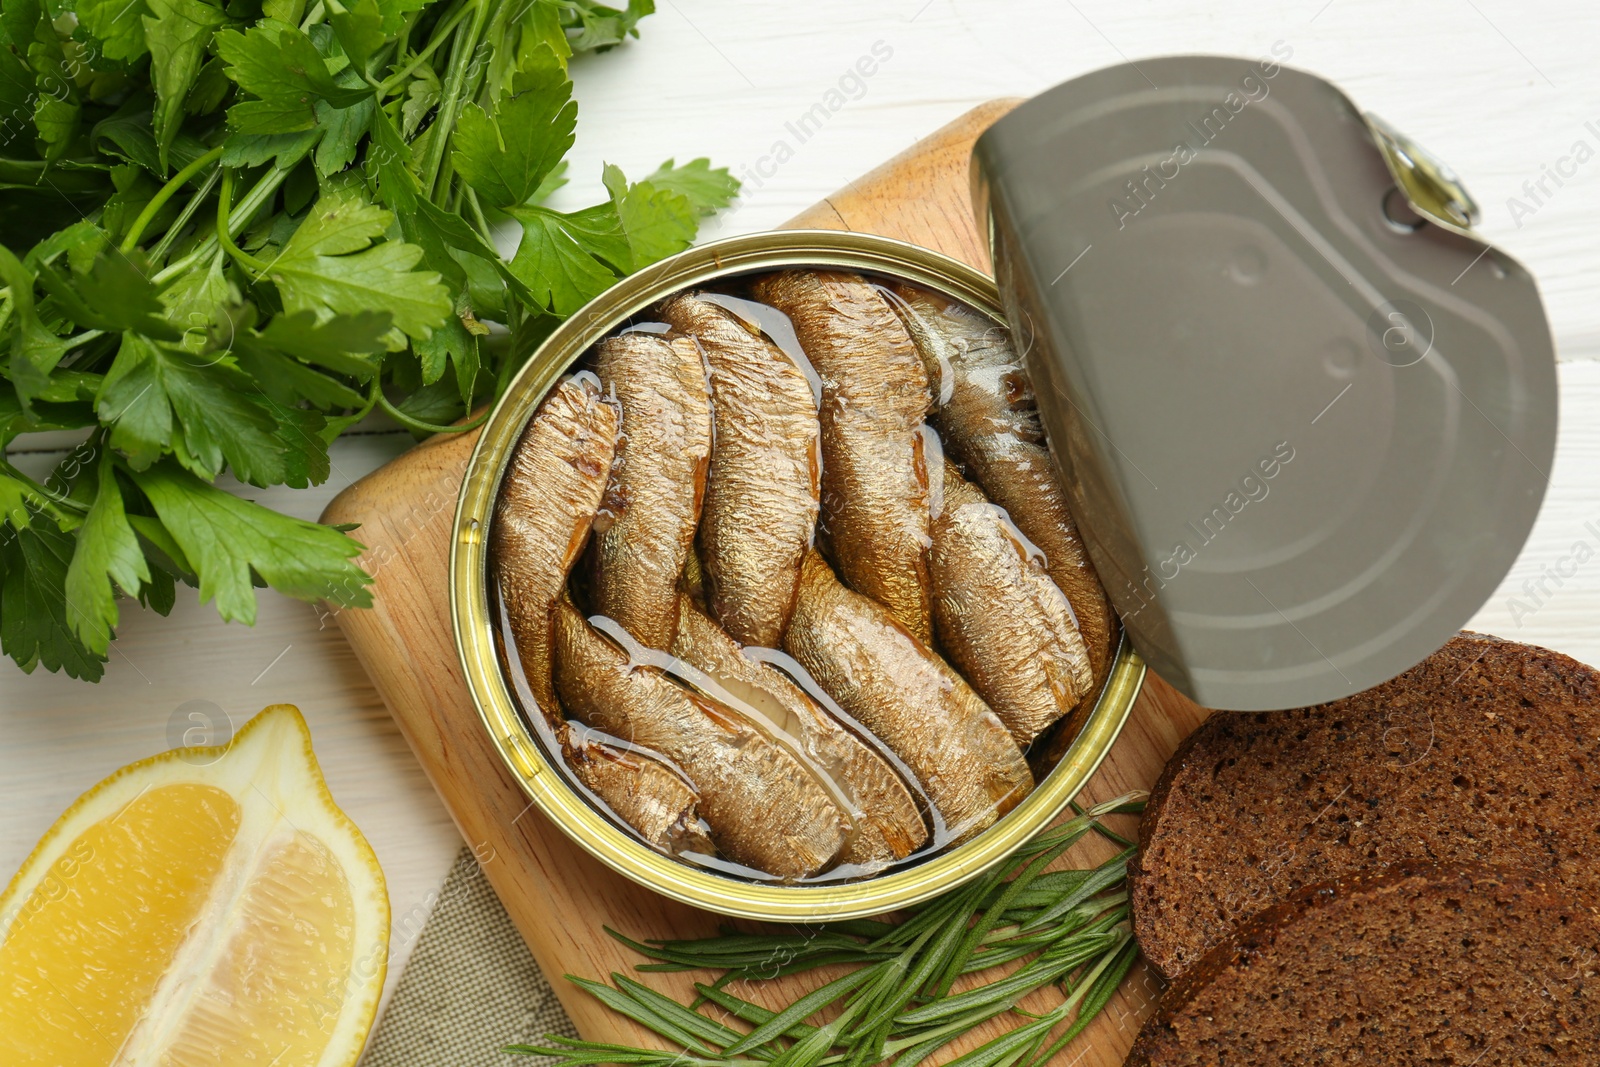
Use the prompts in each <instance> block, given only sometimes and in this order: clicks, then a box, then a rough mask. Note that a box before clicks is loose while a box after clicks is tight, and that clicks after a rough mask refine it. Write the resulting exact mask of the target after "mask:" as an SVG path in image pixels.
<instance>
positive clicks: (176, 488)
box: [133, 461, 372, 624]
mask: <svg viewBox="0 0 1600 1067" xmlns="http://www.w3.org/2000/svg"><path fill="white" fill-rule="evenodd" d="M133 479H134V481H135V483H137V484H138V486H139V488H140V490H142V491H143V492H144V495H145V496H147V497H149V498H150V503H151V504H152V505H154V507H155V509H156V515H158V516H159V517H160V519H161V523H162V525H164V526H165V527H166V528H167V530H168V532H170V533H171V534H172V538H173V540H174V541H176V542H177V544H178V546H179V548H181V549H182V550H183V554H184V556H185V557H186V558H187V559H188V561H189V563H190V564H191V565H193V567H194V568H195V571H196V573H197V574H198V575H199V578H200V600H201V602H202V603H203V602H205V601H207V600H211V599H213V598H215V599H216V602H217V614H219V615H221V616H222V618H223V619H225V620H227V621H229V622H243V623H246V624H250V623H254V622H255V619H256V594H255V589H254V583H253V582H252V580H251V574H252V572H254V573H255V574H259V575H260V576H261V578H262V579H263V580H264V581H265V582H266V583H267V584H268V585H271V586H272V587H273V588H274V589H276V590H278V591H279V592H280V593H284V594H286V595H288V596H292V597H296V598H298V599H300V600H313V601H314V600H328V601H331V602H332V603H335V604H338V605H340V606H341V607H368V606H370V605H371V604H372V594H371V593H370V592H369V591H368V590H367V586H368V584H370V583H371V581H372V579H371V577H369V576H368V575H367V574H366V573H365V572H363V571H362V570H361V568H360V567H358V566H357V565H356V564H355V562H354V559H355V557H356V556H358V555H360V554H361V550H362V546H361V544H360V543H359V542H357V541H355V540H353V539H352V538H350V537H348V536H346V535H345V534H342V533H340V532H339V531H338V530H334V529H331V528H330V527H327V526H323V525H320V524H319V523H315V522H306V521H305V520H304V519H296V518H291V517H290V516H288V515H282V514H279V513H278V512H276V511H273V510H272V509H271V508H264V507H262V506H261V505H260V504H257V503H254V502H252V501H249V500H245V499H243V498H242V497H237V496H234V495H233V494H232V493H229V492H227V491H225V490H222V489H218V488H217V487H215V486H213V485H208V484H207V483H205V482H203V481H201V480H200V479H199V478H196V477H195V476H194V475H192V474H190V473H188V472H187V471H184V470H182V469H181V468H179V467H177V466H176V465H175V464H173V463H172V462H171V461H165V462H162V463H159V464H157V465H155V466H153V467H150V468H149V469H147V470H144V471H138V472H135V473H134V475H133Z"/></svg>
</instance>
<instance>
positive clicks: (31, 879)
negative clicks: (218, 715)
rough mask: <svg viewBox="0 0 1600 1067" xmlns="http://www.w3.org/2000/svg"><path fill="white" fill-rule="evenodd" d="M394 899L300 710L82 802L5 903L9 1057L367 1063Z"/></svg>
mask: <svg viewBox="0 0 1600 1067" xmlns="http://www.w3.org/2000/svg"><path fill="white" fill-rule="evenodd" d="M388 925H389V906H388V896H387V893H386V891H385V889H384V884H383V875H382V872H381V870H380V869H379V867H378V864H377V859H376V857H375V856H374V855H373V853H372V850H371V848H370V847H369V846H368V845H367V843H366V841H365V840H364V839H363V838H362V837H361V834H360V831H358V830H357V829H356V828H355V826H354V825H353V824H352V823H350V821H349V820H348V819H347V818H346V817H345V816H344V814H343V813H342V812H340V811H339V809H338V808H337V807H336V806H335V805H334V803H333V800H332V798H331V796H329V794H328V791H327V787H326V785H325V783H324V782H323V780H322V776H321V774H320V772H319V771H318V769H317V766H316V761H315V757H314V756H313V755H312V753H311V744H310V736H309V734H308V733H307V731H306V727H305V722H304V720H303V719H301V717H300V713H299V712H298V711H297V710H296V709H294V708H293V707H291V706H289V705H278V706H275V707H272V708H268V709H267V710H266V711H264V712H262V713H261V714H260V715H258V716H257V717H256V718H255V719H253V720H251V722H250V723H249V724H247V725H246V726H245V728H244V729H243V730H241V731H240V732H239V735H238V737H237V738H235V740H234V742H233V744H232V745H231V746H229V747H228V748H227V749H226V750H216V749H184V750H178V751H175V752H168V753H163V754H162V755H160V756H156V757H153V758H151V759H148V760H144V761H142V762H140V763H136V764H133V765H132V766H129V767H126V768H124V769H123V770H121V771H119V772H118V773H116V774H115V775H113V776H112V777H110V778H108V779H107V780H106V781H104V782H102V783H100V785H98V786H96V787H95V788H94V789H92V790H90V791H89V792H88V793H86V794H85V795H84V796H83V797H82V798H80V799H79V800H78V802H77V803H76V804H74V805H73V806H72V807H71V808H70V809H68V811H67V812H66V813H65V814H64V815H62V817H61V818H60V819H59V820H57V822H56V824H55V826H54V827H52V828H51V830H50V832H49V833H47V834H46V835H45V837H44V839H43V840H42V841H41V842H40V843H39V845H38V847H37V848H36V849H35V850H34V853H33V855H32V856H30V857H29V859H28V861H27V862H26V863H25V864H24V865H23V867H22V870H21V871H19V872H18V873H17V876H16V878H14V879H13V880H12V882H11V885H10V887H9V888H8V889H7V890H6V893H5V895H4V896H0V1063H5V1064H7V1065H12V1064H15V1065H18V1067H35V1065H37V1067H107V1065H115V1067H141V1065H149V1067H158V1065H159V1067H203V1065H204V1067H209V1065H217V1067H221V1065H223V1064H259V1065H261V1067H268V1065H271V1067H334V1065H346V1064H352V1063H354V1062H355V1060H356V1058H357V1057H358V1056H359V1055H360V1052H361V1048H362V1045H363V1043H364V1042H365V1039H366V1034H367V1031H368V1029H369V1028H370V1027H371V1023H372V1017H373V1014H374V1013H375V1011H376V1008H377V1002H378V996H379V993H380V992H381V990H382V987H383V977H384V973H385V970H386V963H387V959H388Z"/></svg>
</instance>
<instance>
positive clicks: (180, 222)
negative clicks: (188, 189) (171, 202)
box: [150, 167, 222, 263]
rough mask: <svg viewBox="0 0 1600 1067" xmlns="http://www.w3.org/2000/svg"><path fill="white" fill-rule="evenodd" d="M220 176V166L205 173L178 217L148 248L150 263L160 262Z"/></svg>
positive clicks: (214, 186)
mask: <svg viewBox="0 0 1600 1067" xmlns="http://www.w3.org/2000/svg"><path fill="white" fill-rule="evenodd" d="M221 178H222V168H221V167H218V168H217V169H216V170H214V171H212V172H211V173H210V174H207V175H206V179H205V181H203V182H201V183H200V185H199V187H198V188H197V189H195V191H194V195H193V196H191V197H190V198H189V202H188V203H187V204H185V205H184V207H183V210H182V211H180V212H178V217H177V218H175V219H173V220H172V222H171V224H170V225H168V226H167V232H166V233H164V234H162V235H161V240H159V241H157V242H156V243H155V246H154V247H152V248H151V249H150V261H151V262H152V263H159V262H161V258H162V257H163V256H165V255H166V254H167V252H168V251H169V250H171V248H172V245H173V243H174V242H175V241H177V239H178V237H179V235H180V234H182V233H183V232H184V227H186V226H188V225H189V220H190V219H191V218H193V217H194V213H195V212H196V211H198V210H200V205H201V204H202V203H203V202H204V201H205V199H206V197H208V196H210V195H211V193H212V191H213V190H215V189H216V187H217V182H218V181H219V180H221Z"/></svg>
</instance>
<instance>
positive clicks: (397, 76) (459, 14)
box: [382, 2, 475, 96]
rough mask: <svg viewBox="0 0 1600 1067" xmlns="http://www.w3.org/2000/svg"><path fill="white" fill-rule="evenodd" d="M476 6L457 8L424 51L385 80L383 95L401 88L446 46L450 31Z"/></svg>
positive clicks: (437, 29) (468, 4) (442, 24)
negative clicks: (442, 46) (413, 72)
mask: <svg viewBox="0 0 1600 1067" xmlns="http://www.w3.org/2000/svg"><path fill="white" fill-rule="evenodd" d="M474 6H475V5H473V4H471V3H466V2H463V3H462V4H461V5H460V6H459V7H457V8H456V10H455V11H453V12H451V13H450V15H449V16H448V17H447V18H446V19H445V20H444V22H442V23H440V24H439V25H438V26H437V27H435V28H434V31H433V36H432V37H431V38H430V39H429V41H428V43H427V44H426V45H424V46H423V48H422V51H420V52H418V53H417V54H416V55H414V56H412V57H411V62H409V63H407V64H406V65H405V66H404V67H401V68H400V69H399V70H397V71H395V72H394V73H393V74H391V75H389V76H388V77H387V78H385V79H384V80H383V86H382V90H383V95H384V96H388V95H389V94H390V93H392V92H394V91H395V90H396V89H398V88H400V83H401V82H403V81H405V80H406V79H407V78H409V77H410V76H411V72H412V71H414V70H416V69H417V68H418V67H419V66H421V65H422V64H423V63H424V62H426V61H427V59H428V57H429V56H431V55H433V53H434V52H436V51H437V50H438V48H439V46H440V45H442V44H444V42H445V39H446V38H448V37H449V36H450V31H451V30H453V29H455V28H456V26H457V24H459V23H460V22H461V20H462V19H464V18H466V17H467V15H468V14H469V13H471V11H472V10H473V8H474Z"/></svg>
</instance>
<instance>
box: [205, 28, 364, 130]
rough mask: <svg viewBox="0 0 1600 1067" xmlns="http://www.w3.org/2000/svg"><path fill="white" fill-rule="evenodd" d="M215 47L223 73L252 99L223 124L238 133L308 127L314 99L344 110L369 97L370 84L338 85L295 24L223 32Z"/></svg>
mask: <svg viewBox="0 0 1600 1067" xmlns="http://www.w3.org/2000/svg"><path fill="white" fill-rule="evenodd" d="M216 47H217V54H218V55H219V56H221V57H222V59H223V61H224V62H225V63H227V64H228V67H227V74H228V77H229V78H232V79H233V81H234V82H235V84H237V85H238V86H239V88H240V89H242V90H244V91H245V92H247V93H251V94H253V95H254V96H255V97H256V99H254V100H245V101H242V102H240V103H237V104H234V105H233V107H231V108H229V109H228V124H229V125H230V126H232V127H233V128H234V129H236V130H238V131H239V132H240V133H258V134H275V133H293V132H295V131H296V130H306V129H310V128H311V127H313V126H315V125H316V123H317V106H316V105H317V102H318V101H319V100H322V101H326V102H327V103H328V104H330V105H331V106H333V107H335V108H346V107H350V106H352V105H354V104H357V103H360V102H361V101H362V100H365V99H370V98H371V96H372V90H371V89H370V88H367V87H360V88H346V87H344V86H341V85H339V84H338V83H337V82H336V81H335V80H334V77H333V74H332V73H330V72H329V70H328V62H327V60H326V59H324V58H323V56H322V53H321V52H318V51H317V46H316V45H315V44H313V43H312V41H311V38H310V37H307V36H306V35H305V34H304V33H302V32H300V30H299V29H297V28H296V27H294V26H286V25H283V24H282V23H277V22H273V21H272V20H271V19H267V20H265V21H263V22H262V23H261V24H260V25H259V26H255V27H253V28H252V29H250V30H248V31H246V32H245V33H240V32H238V31H237V30H223V31H222V32H221V33H219V34H217V43H216Z"/></svg>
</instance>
